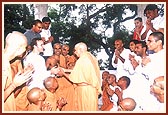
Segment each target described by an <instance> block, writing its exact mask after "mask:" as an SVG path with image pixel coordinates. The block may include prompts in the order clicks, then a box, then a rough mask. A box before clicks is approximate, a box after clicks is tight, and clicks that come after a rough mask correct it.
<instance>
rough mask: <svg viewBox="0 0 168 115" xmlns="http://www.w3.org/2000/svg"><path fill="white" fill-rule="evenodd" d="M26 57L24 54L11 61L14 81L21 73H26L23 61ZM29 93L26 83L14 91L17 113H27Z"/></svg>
mask: <svg viewBox="0 0 168 115" xmlns="http://www.w3.org/2000/svg"><path fill="white" fill-rule="evenodd" d="M25 55H26V53H23V55H21V56H20V57H19V56H18V57H17V58H15V60H12V61H10V62H11V64H10V65H11V70H12V79H14V77H15V75H16V74H17V73H18V72H19V71H24V69H23V66H22V63H21V60H22V59H23V58H24V56H25ZM27 92H28V88H27V86H26V84H25V83H24V84H23V85H21V86H19V87H17V88H16V89H15V90H14V96H15V103H16V111H27V106H28V104H29V103H28V100H27V97H26V95H27Z"/></svg>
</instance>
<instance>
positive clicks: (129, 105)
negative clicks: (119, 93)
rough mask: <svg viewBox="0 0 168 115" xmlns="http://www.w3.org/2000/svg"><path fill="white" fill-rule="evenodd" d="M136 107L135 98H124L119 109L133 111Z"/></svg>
mask: <svg viewBox="0 0 168 115" xmlns="http://www.w3.org/2000/svg"><path fill="white" fill-rule="evenodd" d="M135 107H136V102H135V100H134V99H133V98H130V97H127V98H124V99H123V100H122V101H121V102H120V103H119V107H118V111H133V110H134V109H135Z"/></svg>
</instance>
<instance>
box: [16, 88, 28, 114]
mask: <svg viewBox="0 0 168 115" xmlns="http://www.w3.org/2000/svg"><path fill="white" fill-rule="evenodd" d="M27 93H28V87H27V86H24V87H23V88H22V90H21V92H20V93H19V94H18V95H17V97H16V98H15V103H16V110H17V111H27V110H28V108H27V107H28V105H29V101H28V100H27Z"/></svg>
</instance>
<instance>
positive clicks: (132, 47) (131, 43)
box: [129, 42, 135, 52]
mask: <svg viewBox="0 0 168 115" xmlns="http://www.w3.org/2000/svg"><path fill="white" fill-rule="evenodd" d="M129 48H130V50H131V51H132V52H134V51H135V43H134V42H130V44H129Z"/></svg>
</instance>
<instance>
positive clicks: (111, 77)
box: [107, 74, 116, 84]
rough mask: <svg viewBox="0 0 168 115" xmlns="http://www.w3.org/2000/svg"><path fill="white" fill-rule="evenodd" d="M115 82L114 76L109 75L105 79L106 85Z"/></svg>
mask: <svg viewBox="0 0 168 115" xmlns="http://www.w3.org/2000/svg"><path fill="white" fill-rule="evenodd" d="M115 81H116V79H115V76H114V75H112V74H109V76H108V77H107V82H108V84H111V83H113V82H115Z"/></svg>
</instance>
